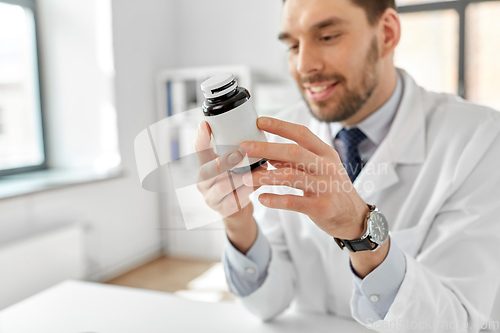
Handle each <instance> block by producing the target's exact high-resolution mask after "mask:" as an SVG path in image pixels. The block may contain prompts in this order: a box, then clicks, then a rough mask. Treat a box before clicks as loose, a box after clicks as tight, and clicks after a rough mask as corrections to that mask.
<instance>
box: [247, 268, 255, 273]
mask: <svg viewBox="0 0 500 333" xmlns="http://www.w3.org/2000/svg"><path fill="white" fill-rule="evenodd" d="M245 271H246V272H247V273H248V274H253V273H255V268H253V267H247V268H245Z"/></svg>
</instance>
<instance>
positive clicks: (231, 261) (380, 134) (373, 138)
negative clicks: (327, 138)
mask: <svg viewBox="0 0 500 333" xmlns="http://www.w3.org/2000/svg"><path fill="white" fill-rule="evenodd" d="M403 90H404V87H403V79H402V77H401V74H400V73H399V72H398V80H397V85H396V89H395V90H394V93H393V94H392V96H391V97H390V98H389V100H388V101H387V102H386V103H385V104H384V105H383V106H382V107H381V108H380V109H378V110H377V111H376V112H374V113H373V114H371V115H370V116H369V117H367V118H366V119H364V120H363V121H362V122H360V123H359V124H357V125H356V126H355V127H357V128H359V129H360V130H361V131H363V133H364V134H365V135H366V137H367V138H366V139H365V140H364V141H362V142H361V143H360V144H359V147H358V150H359V153H360V156H361V159H362V160H363V162H364V163H366V162H367V161H368V160H369V158H370V157H371V156H372V155H373V153H374V152H375V150H376V149H377V147H378V146H379V145H380V143H381V142H382V140H383V139H384V138H385V136H386V135H387V133H388V132H389V129H390V127H391V124H392V121H393V119H394V116H395V115H396V111H397V109H398V107H399V103H400V101H401V98H402V96H403ZM342 128H343V127H342V124H341V123H339V122H335V123H330V132H331V134H332V138H334V140H333V145H334V148H335V149H336V150H337V151H338V153H339V155H340V159H341V160H342V161H344V158H345V149H344V145H343V143H342V141H341V140H340V139H339V138H337V133H338V132H339V131H340V130H341V129H342ZM389 245H390V246H389V252H388V254H387V256H386V258H385V259H384V261H383V262H382V263H381V264H380V265H379V266H378V267H377V268H375V269H374V270H373V271H372V272H370V274H368V275H367V276H365V278H363V279H361V278H360V277H359V276H358V275H357V274H356V272H355V271H354V269H353V268H352V265H351V271H352V273H353V281H354V285H355V291H354V292H355V293H359V294H361V295H362V296H363V297H360V298H359V299H360V301H359V304H357V307H358V309H359V313H360V315H361V316H363V317H366V318H373V319H375V318H378V319H383V318H384V317H385V315H386V314H387V312H388V310H389V307H390V306H391V304H392V302H393V301H394V298H395V297H396V294H397V292H398V290H399V286H400V285H401V283H402V282H403V279H404V276H405V273H406V260H405V257H404V254H403V252H402V251H401V249H400V248H399V247H398V246H397V244H396V243H395V242H394V241H393V240H392V239H391V240H390V243H389ZM270 259H271V249H270V245H269V243H268V242H267V240H266V237H265V236H264V235H263V234H262V232H261V231H260V228H259V229H258V234H257V238H256V240H255V242H254V244H253V245H252V247H251V248H250V249H249V250H248V252H247V253H246V255H244V254H243V253H241V252H240V251H238V250H237V249H236V248H235V247H234V246H233V245H232V244H231V241H229V239H228V238H227V235H226V249H225V252H224V255H223V259H222V261H223V265H224V271H225V274H226V280H227V282H228V286H229V289H230V291H231V292H232V293H234V294H236V295H239V296H241V297H244V296H247V295H250V294H251V293H252V292H254V291H255V290H257V289H258V288H259V287H260V286H261V285H262V283H264V280H265V279H266V277H267V267H268V264H269V261H270Z"/></svg>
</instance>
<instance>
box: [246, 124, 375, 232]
mask: <svg viewBox="0 0 500 333" xmlns="http://www.w3.org/2000/svg"><path fill="white" fill-rule="evenodd" d="M257 124H258V126H259V128H260V129H262V130H263V131H266V132H269V133H272V134H276V135H279V136H281V137H283V138H286V139H290V140H292V141H295V142H296V143H297V144H293V143H290V144H284V143H268V142H256V141H252V142H250V141H248V142H244V143H243V144H242V145H241V147H243V148H244V149H245V150H246V152H247V154H248V156H249V157H258V158H261V157H262V158H267V159H268V160H269V162H270V163H271V164H272V165H273V166H274V167H276V168H277V170H258V171H254V172H252V174H251V175H250V174H247V175H245V176H244V177H243V183H244V184H245V185H247V186H250V185H254V186H262V185H284V186H289V187H293V188H296V189H299V190H302V191H303V192H304V195H303V196H297V195H291V194H286V195H277V194H270V193H264V194H261V195H260V196H259V201H260V202H261V203H262V204H263V205H264V206H266V207H269V208H277V209H286V210H292V211H296V212H299V213H303V214H306V215H307V216H309V217H310V218H311V220H312V221H313V222H314V223H316V224H317V225H318V227H320V228H321V229H323V230H324V231H325V232H326V233H328V234H329V235H330V236H332V237H338V238H341V239H356V238H359V237H361V236H362V235H363V231H364V223H363V222H364V217H365V216H366V214H367V212H368V210H369V209H368V206H367V205H366V203H365V202H364V201H363V200H362V199H361V197H360V196H359V195H358V193H357V192H356V190H355V189H354V187H353V186H352V183H351V181H350V179H349V177H348V175H347V172H346V171H345V169H344V166H343V165H342V162H341V161H340V158H339V155H338V153H337V151H336V150H335V149H333V148H332V147H330V146H329V145H327V144H326V143H325V142H323V141H322V140H321V139H320V138H318V137H317V136H316V135H314V134H313V133H312V132H311V131H310V130H309V129H308V128H307V127H305V126H302V125H297V124H293V123H289V122H285V121H281V120H278V119H275V118H268V117H261V118H259V119H258V122H257ZM249 182H251V183H249Z"/></svg>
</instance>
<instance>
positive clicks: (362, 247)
mask: <svg viewBox="0 0 500 333" xmlns="http://www.w3.org/2000/svg"><path fill="white" fill-rule="evenodd" d="M335 241H336V242H337V244H338V245H339V246H340V248H341V249H343V248H344V247H346V248H347V249H348V250H349V251H351V252H357V251H366V250H373V243H371V242H370V241H369V240H368V238H363V239H353V240H345V239H338V238H335Z"/></svg>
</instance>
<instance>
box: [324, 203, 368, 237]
mask: <svg viewBox="0 0 500 333" xmlns="http://www.w3.org/2000/svg"><path fill="white" fill-rule="evenodd" d="M369 212H370V208H369V207H368V205H367V204H365V203H363V204H362V206H361V207H360V209H358V210H357V213H356V214H354V215H353V218H352V219H351V220H350V221H349V222H347V225H346V227H345V228H344V230H335V232H334V234H333V235H330V236H332V237H335V238H340V239H346V240H353V239H359V238H361V237H362V236H363V235H364V234H365V232H366V228H367V223H366V217H367V216H368V214H369Z"/></svg>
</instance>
